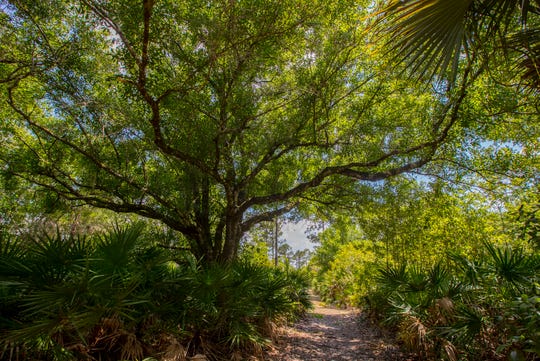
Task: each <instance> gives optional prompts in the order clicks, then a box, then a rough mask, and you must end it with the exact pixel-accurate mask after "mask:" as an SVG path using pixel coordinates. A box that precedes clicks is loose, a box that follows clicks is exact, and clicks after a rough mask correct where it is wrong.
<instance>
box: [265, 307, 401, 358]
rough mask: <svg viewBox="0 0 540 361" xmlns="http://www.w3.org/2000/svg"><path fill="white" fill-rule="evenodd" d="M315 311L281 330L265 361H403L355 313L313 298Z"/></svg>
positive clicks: (392, 346) (365, 321) (377, 331)
mask: <svg viewBox="0 0 540 361" xmlns="http://www.w3.org/2000/svg"><path fill="white" fill-rule="evenodd" d="M313 304H314V306H315V309H314V310H312V312H310V313H309V314H308V316H307V317H306V318H305V319H303V320H301V321H300V322H298V323H296V324H295V325H293V326H291V327H287V328H284V329H283V330H282V333H283V335H282V336H281V337H280V338H279V340H278V341H277V344H276V346H275V347H274V348H273V349H271V350H269V351H268V352H267V355H266V357H265V359H266V360H269V361H315V360H317V361H398V360H399V361H403V360H407V359H406V358H405V357H404V356H403V354H402V353H401V352H400V351H399V349H398V348H397V347H396V346H395V345H394V344H392V343H391V341H388V339H387V338H386V337H384V335H383V334H382V333H381V331H380V330H379V329H378V328H377V327H375V326H374V325H372V324H371V323H370V322H369V321H368V320H367V319H366V318H365V317H363V316H362V314H360V313H359V312H358V310H354V309H347V310H342V309H338V308H334V307H330V306H326V305H324V304H322V303H321V302H320V301H319V300H318V299H316V298H314V299H313Z"/></svg>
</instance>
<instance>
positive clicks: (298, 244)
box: [281, 221, 314, 251]
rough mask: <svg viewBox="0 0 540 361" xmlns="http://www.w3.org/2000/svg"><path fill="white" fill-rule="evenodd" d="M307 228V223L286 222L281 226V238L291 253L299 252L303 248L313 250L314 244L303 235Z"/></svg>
mask: <svg viewBox="0 0 540 361" xmlns="http://www.w3.org/2000/svg"><path fill="white" fill-rule="evenodd" d="M307 227H308V223H307V221H299V222H297V223H293V222H287V223H285V224H284V225H283V226H282V229H281V231H282V232H283V236H282V238H283V239H284V240H285V241H286V242H287V244H288V245H289V246H291V247H292V249H293V251H301V250H303V249H305V248H308V249H310V250H312V249H313V247H314V244H313V243H311V242H310V241H309V240H308V238H307V236H306V234H305V231H306V229H307Z"/></svg>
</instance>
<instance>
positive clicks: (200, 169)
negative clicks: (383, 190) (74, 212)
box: [0, 0, 481, 261]
mask: <svg viewBox="0 0 540 361" xmlns="http://www.w3.org/2000/svg"><path fill="white" fill-rule="evenodd" d="M368 3H369V2H368ZM0 9H1V13H0V27H1V30H0V37H1V39H0V87H1V88H0V90H1V91H0V101H1V104H2V105H1V107H0V116H1V128H0V131H1V133H0V136H1V138H2V144H3V146H2V149H1V150H0V161H1V164H2V168H1V169H2V172H3V173H4V174H5V175H11V176H17V177H20V178H22V179H25V180H27V181H30V182H31V183H32V184H35V185H38V186H40V187H44V188H46V189H49V190H50V191H53V192H55V193H57V194H59V195H61V196H62V197H64V198H65V199H68V200H72V201H74V202H80V203H84V204H89V205H92V206H95V207H101V208H106V209H111V210H114V211H116V212H126V213H135V214H139V215H141V216H143V217H148V218H151V219H156V220H159V221H161V222H163V223H164V224H166V225H167V226H168V227H170V228H172V229H174V230H176V231H178V232H180V233H181V234H183V235H184V236H185V238H186V239H187V240H188V241H189V244H190V249H191V251H192V252H193V253H194V254H196V255H197V256H199V257H205V259H206V260H208V261H212V260H219V261H227V260H231V259H233V258H234V257H235V256H236V253H237V250H238V245H239V241H240V239H241V236H242V235H243V234H244V233H245V232H246V231H247V230H249V229H250V228H251V227H252V226H253V225H255V224H257V223H259V222H262V221H268V220H271V219H273V218H274V217H276V216H278V215H281V214H284V213H286V212H288V211H290V210H292V209H293V208H295V207H296V206H298V205H299V204H300V203H301V202H302V201H304V200H306V199H310V200H316V199H320V197H321V196H325V195H328V194H330V193H332V192H335V191H337V192H339V189H340V187H341V188H342V187H343V186H344V185H347V186H351V185H352V186H353V189H354V184H355V183H357V182H366V181H367V182H372V181H379V180H382V179H385V178H388V177H392V176H395V175H397V174H402V173H405V172H410V171H413V170H415V169H418V168H420V167H422V166H424V165H425V164H427V163H428V162H430V161H431V160H432V159H433V158H434V157H439V158H441V157H440V156H441V154H440V153H441V152H442V151H445V152H446V151H449V150H451V149H450V148H452V147H447V148H448V149H442V148H441V146H442V145H444V144H445V142H447V141H448V139H454V140H455V139H456V138H455V136H456V134H457V133H456V132H455V131H454V128H455V127H456V125H458V124H459V122H460V117H461V107H462V106H463V104H464V102H465V101H466V99H467V93H466V90H467V88H468V87H469V86H470V85H471V82H472V81H474V80H475V78H476V77H477V76H478V74H480V70H479V69H480V68H481V67H477V68H475V67H472V66H471V64H472V62H469V60H470V59H466V58H464V59H462V61H463V63H462V64H461V66H462V68H461V69H462V71H461V72H460V74H459V76H458V77H457V83H456V86H455V87H453V88H450V87H448V89H447V88H446V87H442V86H429V85H428V86H425V85H424V86H423V87H418V86H416V85H411V84H410V83H408V82H407V81H405V80H403V79H400V77H399V76H397V75H395V74H394V73H393V69H389V68H388V67H387V66H385V62H384V58H382V57H381V56H380V54H377V53H374V52H372V48H371V46H370V44H369V43H368V42H367V41H366V37H365V33H364V31H363V24H362V19H364V16H365V15H366V12H365V10H363V8H362V3H361V2H350V1H338V2H332V1H330V2H328V1H318V0H310V1H304V0H289V1H277V0H276V1H268V0H246V1H244V0H242V1H240V0H219V1H214V0H210V1H200V0H187V1H173V0H155V1H154V0H144V1H140V2H133V1H127V0H115V1H101V0H78V1H77V0H44V1H39V2H34V1H25V0H20V1H19V0H13V1H0ZM453 144H458V143H453ZM349 189H350V188H349Z"/></svg>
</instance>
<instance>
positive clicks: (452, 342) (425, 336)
mask: <svg viewBox="0 0 540 361" xmlns="http://www.w3.org/2000/svg"><path fill="white" fill-rule="evenodd" d="M485 250H486V251H485V253H484V254H483V256H482V258H481V260H479V261H474V262H473V261H471V260H470V259H468V258H467V257H464V256H457V255H453V256H452V259H453V260H454V262H455V264H454V265H452V268H447V267H445V266H442V265H441V264H435V265H434V266H433V267H431V268H427V269H426V268H419V267H417V266H409V267H407V266H404V265H401V266H394V267H390V268H383V269H381V270H380V271H379V276H378V277H377V287H376V288H375V290H374V292H373V293H372V294H370V296H369V298H368V299H369V301H370V302H369V309H370V312H371V313H372V315H373V316H374V317H376V318H378V319H381V320H383V321H384V322H385V323H386V324H387V325H390V326H392V327H394V328H395V329H396V331H397V332H398V335H399V337H400V339H401V340H402V341H403V342H404V344H405V345H406V346H407V347H408V348H409V349H410V350H412V351H414V352H417V353H419V354H421V355H423V356H424V357H427V358H428V359H439V358H443V359H448V360H457V359H458V355H460V356H459V357H461V358H460V359H464V360H486V359H499V358H501V357H503V356H504V355H506V356H508V357H509V358H511V359H512V358H513V357H514V359H519V358H515V357H523V358H522V359H524V360H525V359H531V358H534V357H535V356H534V355H536V356H537V357H538V356H539V355H540V354H539V353H538V322H540V317H539V316H540V313H538V297H537V293H538V274H539V271H540V263H539V261H540V256H539V255H538V254H534V253H529V252H527V251H526V250H525V249H523V248H517V249H514V248H511V247H509V246H506V247H502V246H494V245H492V244H488V243H485ZM531 292H532V293H531ZM520 355H521V356H520Z"/></svg>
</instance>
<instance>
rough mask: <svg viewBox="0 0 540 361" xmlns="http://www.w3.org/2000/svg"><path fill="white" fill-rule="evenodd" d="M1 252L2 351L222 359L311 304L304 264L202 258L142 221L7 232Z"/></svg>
mask: <svg viewBox="0 0 540 361" xmlns="http://www.w3.org/2000/svg"><path fill="white" fill-rule="evenodd" d="M0 252H1V253H0V306H1V307H0V335H1V337H0V339H1V340H2V341H1V345H0V347H1V349H2V350H4V351H3V353H2V354H0V359H6V360H9V359H10V358H11V357H12V356H11V355H13V354H14V353H17V356H16V357H19V358H21V357H24V358H32V359H35V360H75V359H85V358H97V359H101V360H118V359H122V360H140V359H142V358H143V357H145V356H156V355H158V354H163V353H166V351H167V349H169V350H170V349H172V348H174V349H175V350H176V352H177V353H179V354H182V353H184V354H194V353H197V352H201V353H205V354H207V355H208V357H210V358H212V359H219V358H220V357H225V356H226V355H229V354H230V353H231V352H232V351H234V350H244V351H245V350H249V351H251V352H253V351H254V350H257V349H260V347H261V346H262V345H264V344H266V343H267V342H268V338H269V337H271V336H272V332H273V331H274V330H273V325H274V324H275V323H276V322H282V321H285V320H290V319H294V318H295V317H297V316H298V315H301V314H302V313H303V312H304V311H305V309H306V308H307V307H309V306H310V304H309V300H308V297H307V291H306V289H307V277H306V275H305V274H302V273H300V272H299V271H280V270H278V269H273V268H270V267H267V266H262V265H255V264H253V263H250V262H248V261H242V262H236V263H231V264H227V265H220V264H206V265H204V266H203V265H198V264H197V263H196V262H194V261H193V259H192V257H191V256H189V255H188V254H186V253H183V252H179V251H175V250H168V249H166V248H163V247H159V246H157V245H156V244H155V243H153V242H152V240H151V239H148V238H147V233H146V232H145V229H144V227H143V225H142V224H140V223H139V224H133V225H128V226H116V227H115V228H114V229H113V230H112V231H110V232H109V233H107V234H104V235H101V236H98V237H94V238H72V237H64V236H63V235H62V234H60V233H57V234H55V235H54V236H43V237H41V238H39V239H30V240H21V239H19V238H16V237H9V236H5V237H2V238H1V242H0ZM181 345H184V346H185V347H181ZM173 346H174V347H173ZM171 347H172V348H171ZM175 347H176V348H175Z"/></svg>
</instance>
